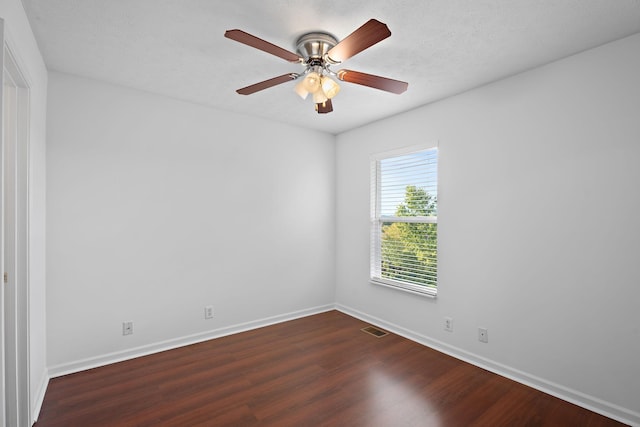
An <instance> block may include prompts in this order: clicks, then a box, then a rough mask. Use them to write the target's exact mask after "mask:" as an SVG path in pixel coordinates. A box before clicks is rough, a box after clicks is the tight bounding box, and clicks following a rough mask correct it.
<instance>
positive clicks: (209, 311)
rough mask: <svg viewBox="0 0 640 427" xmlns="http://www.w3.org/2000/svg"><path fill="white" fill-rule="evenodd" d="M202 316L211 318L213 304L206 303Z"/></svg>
mask: <svg viewBox="0 0 640 427" xmlns="http://www.w3.org/2000/svg"><path fill="white" fill-rule="evenodd" d="M204 318H205V319H213V306H212V305H208V306H206V307H205V308H204Z"/></svg>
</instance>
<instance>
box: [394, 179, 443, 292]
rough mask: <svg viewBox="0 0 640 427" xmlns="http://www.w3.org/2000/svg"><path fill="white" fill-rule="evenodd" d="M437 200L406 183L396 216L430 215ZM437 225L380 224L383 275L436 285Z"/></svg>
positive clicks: (432, 213) (432, 214) (422, 190)
mask: <svg viewBox="0 0 640 427" xmlns="http://www.w3.org/2000/svg"><path fill="white" fill-rule="evenodd" d="M436 203H437V201H436V199H435V198H433V197H431V195H430V194H428V193H427V192H426V191H425V190H424V189H422V188H418V187H416V186H414V185H408V186H407V187H406V190H405V198H404V202H403V203H401V204H400V205H399V206H398V207H397V209H396V212H395V215H396V216H397V217H431V216H435V213H436ZM437 227H438V225H437V224H435V223H412V222H385V223H383V224H382V242H381V243H382V244H381V252H382V265H381V270H382V271H381V272H382V277H385V278H389V279H396V280H401V281H408V282H411V283H418V284H422V285H426V286H432V287H435V282H436V278H437V258H438V249H437V241H438V228H437Z"/></svg>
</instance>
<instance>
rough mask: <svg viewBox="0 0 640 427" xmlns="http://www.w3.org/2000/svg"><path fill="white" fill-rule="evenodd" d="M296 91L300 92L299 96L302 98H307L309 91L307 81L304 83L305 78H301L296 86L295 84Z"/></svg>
mask: <svg viewBox="0 0 640 427" xmlns="http://www.w3.org/2000/svg"><path fill="white" fill-rule="evenodd" d="M294 90H295V92H296V93H297V94H298V96H300V98H302V99H307V96H308V95H309V91H308V90H307V89H306V88H305V83H304V79H303V80H300V81H299V82H298V83H297V84H296V86H295V89H294Z"/></svg>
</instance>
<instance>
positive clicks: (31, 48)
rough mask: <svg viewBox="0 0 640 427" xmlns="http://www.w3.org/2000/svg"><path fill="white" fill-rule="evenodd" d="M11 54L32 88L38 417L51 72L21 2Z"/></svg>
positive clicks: (15, 11) (12, 6)
mask: <svg viewBox="0 0 640 427" xmlns="http://www.w3.org/2000/svg"><path fill="white" fill-rule="evenodd" d="M0 18H2V19H3V20H4V25H5V37H6V41H7V44H8V45H9V48H10V49H11V51H12V52H13V53H14V55H15V56H16V61H17V63H18V66H19V67H20V70H21V71H22V73H24V77H25V78H26V80H27V83H28V84H29V89H30V92H29V104H30V112H29V113H30V117H29V197H30V198H29V261H28V262H29V331H30V336H29V338H30V339H29V347H30V348H29V351H30V361H29V363H30V368H29V371H30V372H29V374H30V377H29V378H30V384H29V391H30V400H31V401H30V408H31V411H32V413H33V415H35V414H36V413H37V412H38V411H39V405H40V404H41V400H42V398H43V396H44V391H45V389H46V385H47V381H48V374H47V369H46V366H47V365H46V323H45V322H46V316H45V189H46V187H45V175H46V173H45V152H46V149H45V147H46V146H45V135H46V105H47V70H46V68H45V65H44V62H43V60H42V56H41V55H40V51H39V49H38V46H37V44H36V41H35V38H34V36H33V33H32V32H31V27H30V26H29V22H28V20H27V17H26V14H25V12H24V9H23V7H22V3H21V2H20V1H19V0H0Z"/></svg>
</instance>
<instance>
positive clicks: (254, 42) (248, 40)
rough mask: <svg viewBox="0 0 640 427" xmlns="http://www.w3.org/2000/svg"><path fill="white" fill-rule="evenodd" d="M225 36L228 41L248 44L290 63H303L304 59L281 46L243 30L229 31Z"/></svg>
mask: <svg viewBox="0 0 640 427" xmlns="http://www.w3.org/2000/svg"><path fill="white" fill-rule="evenodd" d="M224 36H225V37H226V38H228V39H231V40H235V41H237V42H240V43H243V44H246V45H247V46H251V47H255V48H256V49H260V50H261V51H263V52H267V53H270V54H272V55H275V56H278V57H280V58H282V59H284V60H286V61H289V62H300V61H303V59H302V57H300V56H299V55H296V54H295V53H293V52H290V51H288V50H286V49H283V48H281V47H280V46H276V45H275V44H273V43H269V42H268V41H266V40H262V39H261V38H258V37H256V36H253V35H251V34H249V33H245V32H244V31H242V30H227V31H225V33H224Z"/></svg>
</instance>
